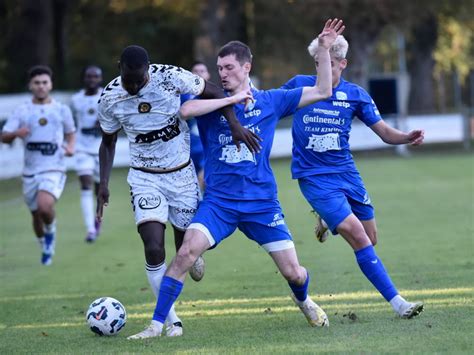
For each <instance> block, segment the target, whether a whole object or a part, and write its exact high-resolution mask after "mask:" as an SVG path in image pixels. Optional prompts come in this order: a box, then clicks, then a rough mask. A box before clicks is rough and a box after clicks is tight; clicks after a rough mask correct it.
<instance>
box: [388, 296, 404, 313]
mask: <svg viewBox="0 0 474 355" xmlns="http://www.w3.org/2000/svg"><path fill="white" fill-rule="evenodd" d="M407 303H408V302H407V301H406V300H405V299H404V298H403V297H402V296H400V295H396V296H395V297H393V298H392V299H391V300H390V305H391V306H392V308H393V310H394V311H395V313H398V314H399V313H400V307H401V306H402V305H406V304H407Z"/></svg>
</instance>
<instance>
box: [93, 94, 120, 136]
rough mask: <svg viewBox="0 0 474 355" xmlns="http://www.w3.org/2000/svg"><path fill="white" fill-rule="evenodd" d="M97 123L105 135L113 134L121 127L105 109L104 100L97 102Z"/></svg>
mask: <svg viewBox="0 0 474 355" xmlns="http://www.w3.org/2000/svg"><path fill="white" fill-rule="evenodd" d="M98 118H99V123H100V128H101V129H102V131H104V132H105V133H107V134H114V133H115V132H118V131H120V129H121V128H122V126H121V125H120V122H119V121H118V120H117V119H116V118H115V117H114V115H113V114H112V113H111V112H110V110H108V109H107V106H106V104H105V100H101V101H100V102H99V114H98Z"/></svg>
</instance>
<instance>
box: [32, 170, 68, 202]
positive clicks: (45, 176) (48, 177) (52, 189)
mask: <svg viewBox="0 0 474 355" xmlns="http://www.w3.org/2000/svg"><path fill="white" fill-rule="evenodd" d="M65 183H66V174H65V173H63V172H60V171H47V172H44V173H39V174H36V175H33V176H23V197H24V199H25V203H26V205H27V206H28V208H29V209H30V211H36V210H37V209H38V203H37V201H36V197H37V196H38V191H40V190H41V191H46V192H49V193H50V194H51V195H53V196H54V198H55V199H56V200H58V199H59V197H61V194H62V193H63V189H64V184H65Z"/></svg>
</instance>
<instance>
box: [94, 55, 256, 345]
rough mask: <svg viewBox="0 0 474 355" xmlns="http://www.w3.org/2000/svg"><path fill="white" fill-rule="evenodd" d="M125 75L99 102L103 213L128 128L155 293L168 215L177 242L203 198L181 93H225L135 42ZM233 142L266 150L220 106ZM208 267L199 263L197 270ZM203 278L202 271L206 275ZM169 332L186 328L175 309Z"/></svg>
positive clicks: (124, 62) (136, 201)
mask: <svg viewBox="0 0 474 355" xmlns="http://www.w3.org/2000/svg"><path fill="white" fill-rule="evenodd" d="M119 69H120V76H119V77H117V78H116V79H114V80H112V82H110V83H109V84H108V85H107V86H106V87H105V89H104V91H103V93H102V95H101V98H100V101H99V121H100V126H101V128H102V131H103V135H102V143H101V145H100V149H99V161H100V185H99V192H98V197H97V218H98V219H101V218H102V212H103V206H104V205H107V203H108V200H109V191H108V182H109V177H110V172H111V168H112V163H113V159H114V155H115V143H116V140H117V133H118V131H119V130H120V129H123V130H124V131H125V133H126V135H127V137H128V140H129V145H130V171H129V174H128V183H129V185H130V191H131V196H132V206H133V210H134V213H135V221H136V224H137V227H138V232H139V234H140V236H141V238H142V241H143V244H144V249H145V260H146V273H147V277H148V281H149V282H150V285H151V288H152V290H153V292H154V294H155V296H157V295H158V293H159V287H160V283H161V279H162V277H163V275H164V273H165V271H166V264H165V249H164V234H165V233H164V232H165V223H166V222H167V221H168V220H169V221H170V223H171V225H172V226H173V230H174V235H175V245H176V248H177V249H179V247H180V246H181V243H182V239H183V236H184V231H185V229H186V228H187V226H188V225H189V223H190V221H191V219H192V217H193V216H194V214H195V212H196V208H197V205H198V202H199V199H200V190H199V187H198V182H197V177H196V173H195V170H194V167H193V164H192V162H191V161H190V153H189V151H190V142H189V141H190V138H189V129H188V126H187V124H186V122H185V121H184V120H183V119H182V118H181V117H179V108H180V95H181V94H192V95H201V98H204V99H207V98H209V99H211V98H223V97H224V94H223V92H222V90H221V89H219V88H218V87H217V86H215V85H214V84H212V83H209V82H206V81H205V80H204V79H202V78H200V77H199V76H197V75H194V74H192V73H191V72H189V71H187V70H184V69H182V68H178V67H175V66H172V65H163V64H152V65H150V64H149V59H148V53H147V51H146V50H145V49H144V48H142V47H139V46H129V47H127V48H125V49H124V51H123V52H122V55H121V58H120V62H119ZM222 112H223V114H224V116H225V117H226V118H227V120H228V122H229V125H230V126H231V131H232V136H233V139H234V142H235V143H236V144H237V145H238V146H239V148H240V143H239V142H240V141H242V142H244V143H245V144H246V145H247V146H248V148H249V149H250V151H252V152H256V151H258V150H259V149H260V145H259V143H258V140H259V138H258V136H256V135H255V134H254V133H252V132H250V131H249V130H247V129H245V128H243V127H242V126H241V125H240V123H239V121H238V120H237V118H236V117H235V114H234V112H233V110H232V106H227V107H225V108H224V109H222ZM200 271H202V272H203V269H202V270H199V269H198V270H195V272H200ZM201 277H202V275H201ZM166 323H167V327H165V331H166V335H167V336H180V335H182V333H183V328H182V323H181V320H180V319H179V318H178V317H177V315H176V313H175V311H174V308H171V311H170V312H169V314H168V318H167V321H166Z"/></svg>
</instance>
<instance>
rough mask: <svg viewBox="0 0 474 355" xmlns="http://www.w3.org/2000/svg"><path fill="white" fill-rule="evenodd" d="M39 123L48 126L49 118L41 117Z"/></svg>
mask: <svg viewBox="0 0 474 355" xmlns="http://www.w3.org/2000/svg"><path fill="white" fill-rule="evenodd" d="M38 123H39V125H40V126H46V125H47V124H48V120H47V119H46V118H45V117H41V118H40V119H39V120H38Z"/></svg>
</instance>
